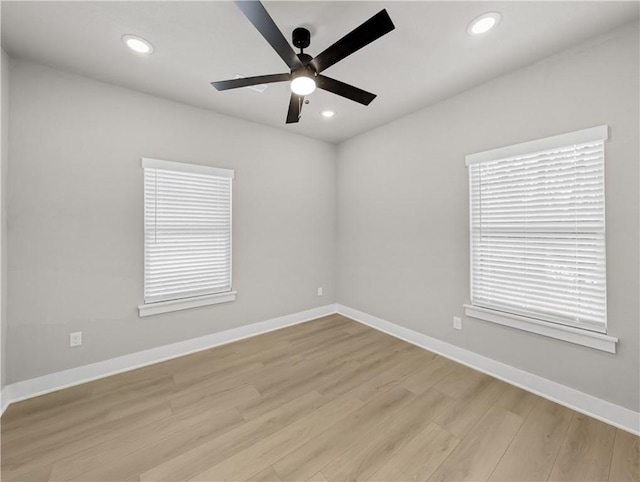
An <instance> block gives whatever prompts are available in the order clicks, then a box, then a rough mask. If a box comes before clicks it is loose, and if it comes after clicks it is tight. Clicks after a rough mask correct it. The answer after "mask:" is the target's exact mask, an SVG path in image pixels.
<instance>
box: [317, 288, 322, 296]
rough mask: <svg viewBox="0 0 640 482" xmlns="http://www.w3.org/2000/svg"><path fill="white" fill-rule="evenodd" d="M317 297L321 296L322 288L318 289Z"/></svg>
mask: <svg viewBox="0 0 640 482" xmlns="http://www.w3.org/2000/svg"><path fill="white" fill-rule="evenodd" d="M318 296H322V288H318Z"/></svg>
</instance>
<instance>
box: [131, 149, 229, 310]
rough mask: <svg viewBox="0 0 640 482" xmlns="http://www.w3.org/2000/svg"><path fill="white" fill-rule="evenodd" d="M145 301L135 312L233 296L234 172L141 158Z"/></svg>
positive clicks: (187, 306)
mask: <svg viewBox="0 0 640 482" xmlns="http://www.w3.org/2000/svg"><path fill="white" fill-rule="evenodd" d="M142 167H143V169H144V302H145V304H144V305H142V306H140V307H139V309H140V316H147V315H152V314H157V313H163V312H167V311H175V310H179V309H185V308H192V307H196V306H203V305H208V304H214V303H221V302H225V301H233V300H234V299H235V292H233V291H231V288H232V285H231V183H232V180H233V177H234V172H233V171H232V170H229V169H218V168H214V167H208V166H200V165H194V164H185V163H180V162H170V161H160V160H157V159H147V158H143V159H142Z"/></svg>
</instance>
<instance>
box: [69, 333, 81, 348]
mask: <svg viewBox="0 0 640 482" xmlns="http://www.w3.org/2000/svg"><path fill="white" fill-rule="evenodd" d="M80 345H82V332H81V331H76V332H75V333H70V334H69V346H71V347H73V346H80Z"/></svg>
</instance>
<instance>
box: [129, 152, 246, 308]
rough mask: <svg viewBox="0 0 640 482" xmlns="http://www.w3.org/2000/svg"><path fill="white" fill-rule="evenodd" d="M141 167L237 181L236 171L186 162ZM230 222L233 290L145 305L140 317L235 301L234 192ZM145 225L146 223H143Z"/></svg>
mask: <svg viewBox="0 0 640 482" xmlns="http://www.w3.org/2000/svg"><path fill="white" fill-rule="evenodd" d="M141 167H142V169H143V170H144V169H145V168H150V169H164V170H169V171H178V172H188V173H195V174H206V175H209V176H216V177H225V178H229V179H231V180H233V179H235V171H234V170H233V169H224V168H219V167H212V166H204V165H200V164H190V163H185V162H175V161H165V160H161V159H154V158H149V157H143V158H141ZM229 211H230V212H229V222H230V224H231V231H230V246H229V249H230V255H231V261H230V263H231V271H230V273H229V282H230V285H231V288H230V289H229V290H228V291H222V292H219V293H211V294H205V295H197V296H189V297H185V298H178V299H172V300H162V301H154V302H149V303H143V304H141V305H139V306H138V316H139V317H141V318H142V317H145V316H151V315H157V314H161V313H169V312H172V311H180V310H186V309H190V308H197V307H201V306H208V305H215V304H219V303H228V302H231V301H235V299H236V294H237V291H234V290H233V191H231V193H230V199H229ZM143 224H144V221H143Z"/></svg>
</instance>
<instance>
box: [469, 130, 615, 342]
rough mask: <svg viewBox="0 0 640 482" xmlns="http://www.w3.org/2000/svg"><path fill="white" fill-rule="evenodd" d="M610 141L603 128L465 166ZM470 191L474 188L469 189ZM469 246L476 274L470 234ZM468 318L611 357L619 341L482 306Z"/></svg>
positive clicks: (479, 156)
mask: <svg viewBox="0 0 640 482" xmlns="http://www.w3.org/2000/svg"><path fill="white" fill-rule="evenodd" d="M608 138H609V135H608V126H606V125H602V126H597V127H592V128H589V129H583V130H580V131H576V132H569V133H566V134H561V135H557V136H552V137H547V138H544V139H538V140H534V141H530V142H524V143H521V144H516V145H512V146H506V147H501V148H498V149H492V150H489V151H484V152H479V153H476V154H470V155H468V156H466V159H465V161H466V165H467V166H469V165H471V164H476V163H481V162H488V161H495V160H500V159H508V158H512V157H518V156H524V155H530V154H533V153H538V152H544V151H548V150H551V149H555V148H563V147H566V146H569V145H574V144H575V145H578V144H584V143H588V142H595V141H606V140H607V139H608ZM469 189H471V185H470V186H469ZM471 201H472V199H471V191H469V220H470V230H471V221H472V219H471V216H472V212H471ZM469 236H470V238H469V246H470V269H471V270H473V258H472V256H473V254H472V252H471V239H472V233H471V231H470V233H469ZM470 286H471V290H472V291H471V292H473V271H471V276H470ZM464 308H465V314H466V315H467V316H469V317H471V318H477V319H481V320H484V321H489V322H492V323H497V324H500V325H504V326H508V327H512V328H516V329H519V330H523V331H527V332H531V333H536V334H539V335H543V336H547V337H551V338H555V339H559V340H564V341H568V342H571V343H575V344H579V345H583V346H588V347H591V348H595V349H597V350H602V351H606V352H609V353H615V352H616V344H617V342H618V339H617V338H615V337H612V336H609V335H607V334H606V333H598V332H596V331H590V330H588V329H585V328H582V327H574V326H569V325H565V324H559V323H553V322H551V321H547V320H543V319H535V318H532V317H528V316H522V315H519V314H514V313H508V312H505V311H498V310H496V309H491V308H487V307H483V306H476V305H472V304H465V305H464Z"/></svg>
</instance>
